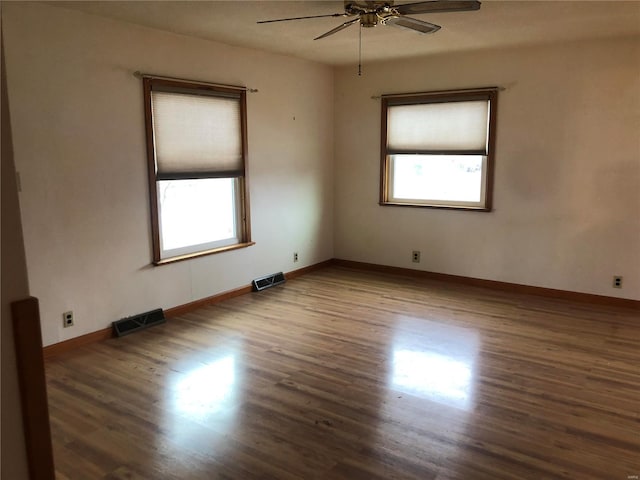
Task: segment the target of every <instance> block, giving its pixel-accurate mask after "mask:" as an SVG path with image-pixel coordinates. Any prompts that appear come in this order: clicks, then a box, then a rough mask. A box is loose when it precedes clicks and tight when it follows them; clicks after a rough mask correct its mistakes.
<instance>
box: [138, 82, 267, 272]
mask: <svg viewBox="0 0 640 480" xmlns="http://www.w3.org/2000/svg"><path fill="white" fill-rule="evenodd" d="M142 84H143V97H144V113H145V132H146V144H147V166H148V183H149V205H150V211H151V236H152V251H153V264H154V265H164V264H168V263H173V262H177V261H182V260H188V259H191V258H196V257H202V256H205V255H212V254H216V253H221V252H227V251H230V250H236V249H239V248H245V247H249V246H251V245H255V242H252V241H251V222H250V215H249V178H248V161H247V151H248V148H247V97H246V94H247V93H246V89H244V88H243V87H226V86H217V85H207V84H202V83H194V82H189V81H186V80H185V81H182V80H174V79H164V78H154V77H144V78H143V79H142ZM154 89H155V90H158V91H162V92H169V93H171V92H175V93H190V94H195V95H204V96H220V97H224V96H228V95H229V94H235V95H239V97H240V98H239V101H240V134H241V136H242V169H243V172H242V176H240V177H237V178H238V185H239V187H240V192H239V194H238V198H239V200H240V202H239V205H238V206H237V209H238V211H237V212H236V213H237V216H238V218H239V220H240V224H239V226H238V237H239V239H240V241H239V242H238V243H235V244H232V245H226V246H222V247H217V248H211V249H207V250H201V251H197V252H193V253H187V254H183V255H176V256H173V257H168V258H162V252H161V244H160V221H159V208H158V184H157V182H158V181H159V179H158V172H157V161H156V152H155V147H154V145H155V140H154V131H153V111H152V100H151V92H152V90H154ZM178 177H179V178H181V179H189V178H194V177H193V176H190V175H189V174H188V173H185V174H184V175H177V176H176V179H178ZM219 178H227V177H219ZM228 178H231V177H228Z"/></svg>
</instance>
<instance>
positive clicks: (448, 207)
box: [379, 202, 491, 212]
mask: <svg viewBox="0 0 640 480" xmlns="http://www.w3.org/2000/svg"><path fill="white" fill-rule="evenodd" d="M379 205H381V206H383V207H411V208H439V209H444V210H471V211H474V212H490V211H491V207H472V206H465V205H428V204H423V203H400V202H379Z"/></svg>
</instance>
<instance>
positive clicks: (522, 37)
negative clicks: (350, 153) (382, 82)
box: [50, 0, 640, 65]
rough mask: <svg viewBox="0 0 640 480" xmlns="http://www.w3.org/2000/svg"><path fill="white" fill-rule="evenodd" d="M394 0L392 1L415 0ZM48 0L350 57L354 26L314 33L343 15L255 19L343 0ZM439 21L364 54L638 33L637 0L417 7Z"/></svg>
mask: <svg viewBox="0 0 640 480" xmlns="http://www.w3.org/2000/svg"><path fill="white" fill-rule="evenodd" d="M414 2H415V0H414V1H409V2H407V1H397V2H396V4H401V3H414ZM50 4H51V5H56V6H59V7H64V8H70V9H75V10H81V11H84V12H87V13H91V14H96V15H102V16H106V17H111V18H115V19H119V20H124V21H127V22H131V23H136V24H139V25H145V26H148V27H153V28H158V29H161V30H167V31H171V32H175V33H180V34H184V35H191V36H195V37H200V38H205V39H209V40H214V41H218V42H223V43H228V44H231V45H237V46H244V47H251V48H256V49H261V50H266V51H271V52H277V53H282V54H287V55H293V56H296V57H300V58H305V59H309V60H313V61H317V62H321V63H326V64H330V65H347V64H355V63H357V59H358V28H357V26H352V27H350V28H348V29H345V30H343V31H341V32H338V33H336V34H335V35H332V36H330V37H327V38H324V39H322V40H316V41H314V40H313V38H314V37H316V36H318V35H320V34H322V33H324V32H326V31H328V30H331V29H332V28H334V27H336V26H338V25H340V24H341V23H342V22H344V21H345V20H346V19H344V18H341V17H337V18H319V19H309V20H299V21H291V22H279V23H271V24H261V25H259V24H256V21H258V20H269V19H275V18H286V17H297V16H305V15H322V14H328V13H338V12H342V11H344V7H343V2H342V1H272V0H260V1H69V2H67V1H65V2H51V3H50ZM415 18H418V19H420V20H424V21H428V22H431V23H436V24H438V25H441V26H442V29H441V30H440V31H439V32H437V33H435V34H431V35H420V34H417V33H414V32H412V31H408V30H405V29H401V28H393V27H389V26H378V27H376V28H373V29H363V32H362V41H363V47H362V56H363V61H364V62H372V61H379V60H388V59H392V58H407V57H415V56H423V55H430V54H438V53H444V52H451V51H462V50H474V49H485V48H502V47H510V46H520V45H534V44H542V43H547V44H548V43H556V42H565V41H571V40H578V39H584V38H604V37H616V36H630V35H640V1H613V0H610V1H588V0H587V1H530V0H527V1H501V0H484V1H483V2H482V8H481V9H480V10H479V11H475V12H457V13H437V14H421V15H415Z"/></svg>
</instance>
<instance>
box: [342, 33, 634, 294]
mask: <svg viewBox="0 0 640 480" xmlns="http://www.w3.org/2000/svg"><path fill="white" fill-rule="evenodd" d="M335 79H336V80H335V132H336V133H335V142H336V146H335V152H336V158H335V165H336V169H335V192H336V194H335V202H336V205H337V206H338V208H337V209H336V218H335V227H334V228H335V236H336V237H335V249H336V257H338V258H342V259H349V260H356V261H362V262H372V263H377V264H384V265H393V266H399V267H407V268H419V269H421V270H427V271H432V272H441V273H447V274H454V275H463V276H468V277H477V278H483V279H490V280H498V281H505V282H513V283H519V284H526V285H534V286H541V287H547V288H556V289H563V290H571V291H577V292H586V293H592V294H600V295H609V296H616V297H623V298H632V299H640V137H639V133H638V132H640V88H639V85H640V41H639V39H638V38H635V39H623V40H617V41H616V40H612V41H598V42H596V41H594V42H588V41H585V42H580V43H574V44H566V45H555V46H545V47H538V48H520V49H515V50H505V51H493V52H476V53H468V54H456V55H451V56H441V57H431V58H421V59H416V60H411V61H398V62H388V63H381V64H366V57H365V66H364V74H363V76H362V77H358V76H357V75H356V74H355V68H354V67H349V68H342V69H339V70H337V71H336V74H335ZM494 85H498V86H504V87H506V90H505V91H503V92H501V93H500V96H499V107H498V130H497V135H498V141H497V149H496V174H495V193H494V206H495V210H494V211H493V212H491V213H478V212H463V211H445V210H434V209H413V208H393V207H381V206H378V204H377V202H378V189H379V136H380V102H379V101H376V100H372V99H371V98H370V97H371V96H372V95H379V94H382V93H402V92H416V91H418V92H419V91H429V90H442V89H454V88H470V87H484V86H494ZM412 250H420V251H421V252H422V260H421V263H420V264H419V265H416V264H414V263H412V262H411V251H412ZM613 275H623V276H624V288H623V289H621V290H618V289H613V288H612V286H611V283H612V276H613Z"/></svg>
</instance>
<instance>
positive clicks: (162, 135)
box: [151, 91, 244, 179]
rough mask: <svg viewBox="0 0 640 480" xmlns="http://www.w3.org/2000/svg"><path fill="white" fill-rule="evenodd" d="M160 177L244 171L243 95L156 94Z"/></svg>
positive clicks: (155, 130) (153, 97)
mask: <svg viewBox="0 0 640 480" xmlns="http://www.w3.org/2000/svg"><path fill="white" fill-rule="evenodd" d="M151 108H152V109H153V138H154V148H155V153H156V165H157V178H158V179H175V178H184V177H185V176H192V177H194V178H204V177H219V176H235V175H242V174H243V171H244V167H243V157H242V130H241V129H242V127H241V110H240V97H239V96H237V97H236V96H210V95H192V94H187V93H175V92H163V91H152V92H151Z"/></svg>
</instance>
